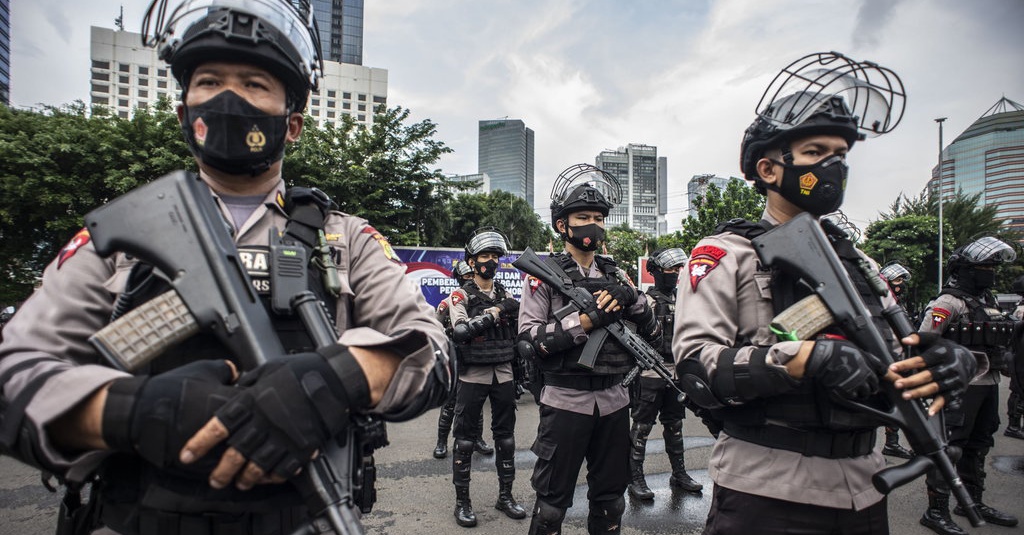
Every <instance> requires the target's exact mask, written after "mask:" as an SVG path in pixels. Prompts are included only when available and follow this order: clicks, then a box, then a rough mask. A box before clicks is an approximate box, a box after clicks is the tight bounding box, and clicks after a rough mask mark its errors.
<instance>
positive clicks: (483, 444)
mask: <svg viewBox="0 0 1024 535" xmlns="http://www.w3.org/2000/svg"><path fill="white" fill-rule="evenodd" d="M473 450H474V451H476V452H477V453H479V454H480V455H491V454H493V453H494V448H492V447H491V445H490V444H488V443H487V441H485V440H484V437H483V435H481V436H480V437H478V438H477V439H476V441H475V442H473Z"/></svg>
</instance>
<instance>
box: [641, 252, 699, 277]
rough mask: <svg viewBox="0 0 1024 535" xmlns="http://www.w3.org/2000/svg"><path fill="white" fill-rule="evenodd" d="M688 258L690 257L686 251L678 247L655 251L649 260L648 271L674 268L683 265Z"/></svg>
mask: <svg viewBox="0 0 1024 535" xmlns="http://www.w3.org/2000/svg"><path fill="white" fill-rule="evenodd" d="M687 260H689V259H688V258H687V257H686V252H685V251H683V250H682V249H680V248H678V247H672V248H670V249H662V250H658V251H654V252H653V253H651V257H650V259H649V260H648V261H647V271H648V272H650V273H654V270H655V269H660V270H662V271H664V270H666V269H672V268H674V267H679V266H682V265H683V264H685V263H686V261H687Z"/></svg>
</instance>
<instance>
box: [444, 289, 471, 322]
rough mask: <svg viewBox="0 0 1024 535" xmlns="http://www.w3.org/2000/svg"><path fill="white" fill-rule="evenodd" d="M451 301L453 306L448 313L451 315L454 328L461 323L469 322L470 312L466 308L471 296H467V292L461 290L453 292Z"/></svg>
mask: <svg viewBox="0 0 1024 535" xmlns="http://www.w3.org/2000/svg"><path fill="white" fill-rule="evenodd" d="M449 299H450V300H451V305H452V306H451V309H450V310H449V312H448V313H449V314H451V321H452V326H453V327H454V326H456V325H458V324H460V323H465V322H466V321H468V320H469V310H468V309H467V308H466V303H468V302H469V296H468V295H466V291H465V290H463V289H462V288H459V289H458V290H455V291H454V292H452V295H451V297H449Z"/></svg>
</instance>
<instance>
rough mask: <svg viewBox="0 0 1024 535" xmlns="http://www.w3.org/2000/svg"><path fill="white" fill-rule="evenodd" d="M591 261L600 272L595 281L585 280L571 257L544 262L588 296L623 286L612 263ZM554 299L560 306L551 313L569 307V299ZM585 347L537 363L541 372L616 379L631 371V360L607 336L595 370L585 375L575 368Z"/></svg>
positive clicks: (560, 256) (597, 258)
mask: <svg viewBox="0 0 1024 535" xmlns="http://www.w3.org/2000/svg"><path fill="white" fill-rule="evenodd" d="M594 261H595V262H597V268H598V269H599V270H600V271H601V276H600V277H597V278H589V277H584V276H583V274H582V273H581V272H580V269H579V266H577V264H576V261H575V260H573V258H572V256H570V255H567V254H565V253H559V254H554V255H551V256H549V257H548V258H547V259H546V260H545V262H548V263H549V264H551V265H552V267H556V266H557V267H558V269H560V270H561V271H563V272H565V274H566V275H568V277H569V279H571V280H572V283H573V286H577V287H580V288H585V289H586V290H587V291H588V292H590V293H594V292H596V291H598V290H602V289H605V288H608V287H610V286H612V285H616V284H623V283H624V282H625V281H623V280H620V279H619V275H618V271H619V269H618V267H617V266H616V264H615V261H614V260H612V259H611V258H607V257H604V256H601V255H596V256H595V257H594ZM555 299H560V302H561V304H560V305H558V306H554V305H552V307H551V308H552V309H553V310H555V309H559V308H562V307H564V306H566V305H568V304H569V299H568V298H566V297H565V296H563V295H561V294H559V295H558V296H557V297H555ZM584 346H585V344H579V345H576V346H573V347H572V348H570V349H568V350H566V351H563V352H561V353H559V354H553V355H548V356H546V357H544V358H543V359H539V365H540V368H541V370H542V371H543V372H545V374H547V373H553V374H556V375H563V374H564V375H581V374H597V375H618V374H624V373H626V372H628V371H629V370H630V369H632V368H633V357H632V356H630V354H629V353H627V352H626V350H625V349H624V348H623V347H622V345H621V344H619V342H618V341H616V340H615V339H614V338H613V337H611V336H609V337H608V338H607V339H606V341H605V343H604V345H603V346H602V347H601V348H600V349H599V350H598V352H597V360H596V361H594V369H593V370H592V371H590V372H588V371H587V370H586V369H585V368H581V367H580V366H578V365H577V363H578V362H579V360H580V356H582V355H583V347H584Z"/></svg>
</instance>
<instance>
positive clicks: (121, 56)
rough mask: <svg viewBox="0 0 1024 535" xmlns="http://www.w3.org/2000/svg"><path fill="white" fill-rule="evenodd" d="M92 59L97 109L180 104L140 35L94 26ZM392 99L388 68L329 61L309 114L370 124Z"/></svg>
mask: <svg viewBox="0 0 1024 535" xmlns="http://www.w3.org/2000/svg"><path fill="white" fill-rule="evenodd" d="M0 1H2V2H5V1H7V0H0ZM90 56H91V60H92V77H91V78H92V79H91V81H90V92H89V95H90V98H89V101H90V103H91V104H92V105H94V106H106V107H107V108H109V109H110V110H111V111H112V112H113V113H114V114H116V115H119V116H121V117H123V118H126V119H127V118H130V117H131V116H132V114H133V113H134V111H135V109H136V108H147V107H149V106H152V105H154V104H156V102H157V100H158V99H160V98H161V97H164V98H167V99H168V100H170V101H171V104H172V105H177V104H178V102H179V100H178V98H179V97H180V93H181V91H180V90H179V89H178V82H177V81H176V80H175V79H174V76H173V75H172V74H171V69H170V68H169V67H167V64H166V63H164V62H163V61H162V60H161V59H160V58H158V57H157V52H156V49H154V48H150V47H146V46H143V45H142V36H141V35H140V34H138V33H135V32H127V31H118V30H111V29H108V28H99V27H96V26H93V27H92V28H91V45H90ZM387 95H388V71H387V70H386V69H377V68H372V67H364V66H362V65H354V64H348V63H337V62H334V61H324V72H323V76H322V77H321V79H320V89H319V91H317V92H314V93H312V94H311V95H310V100H309V102H308V103H307V104H308V106H307V108H306V113H308V114H309V115H311V116H313V118H314V119H316V120H317V123H318V124H319V125H321V126H322V125H324V124H326V123H331V124H334V125H340V124H341V122H342V118H343V117H344V116H346V115H348V116H351V117H352V118H353V119H355V121H356V122H357V123H361V124H364V125H370V124H373V110H374V107H376V106H378V105H381V104H384V105H386V104H387Z"/></svg>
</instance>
